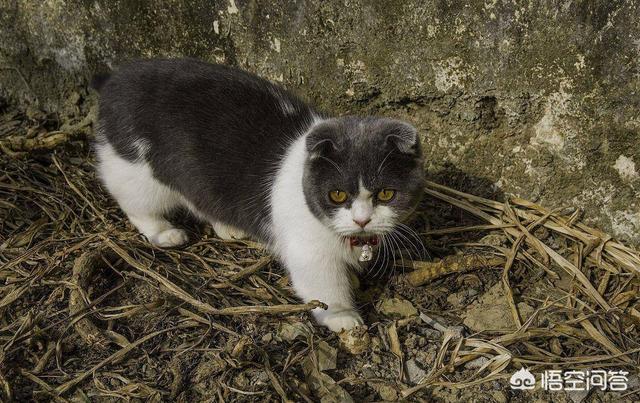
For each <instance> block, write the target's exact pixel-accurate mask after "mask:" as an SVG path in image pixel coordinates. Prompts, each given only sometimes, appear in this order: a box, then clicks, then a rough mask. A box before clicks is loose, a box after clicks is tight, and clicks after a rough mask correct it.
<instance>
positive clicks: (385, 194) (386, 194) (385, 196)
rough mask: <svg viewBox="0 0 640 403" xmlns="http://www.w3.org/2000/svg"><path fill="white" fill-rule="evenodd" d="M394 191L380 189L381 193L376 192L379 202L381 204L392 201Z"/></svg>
mask: <svg viewBox="0 0 640 403" xmlns="http://www.w3.org/2000/svg"><path fill="white" fill-rule="evenodd" d="M395 194H396V191H395V190H392V189H382V190H381V191H379V192H378V200H380V201H381V202H388V201H390V200H391V199H393V196H395Z"/></svg>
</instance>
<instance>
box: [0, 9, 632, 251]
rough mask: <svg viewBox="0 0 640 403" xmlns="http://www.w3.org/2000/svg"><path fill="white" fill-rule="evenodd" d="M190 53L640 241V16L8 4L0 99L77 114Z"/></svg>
mask: <svg viewBox="0 0 640 403" xmlns="http://www.w3.org/2000/svg"><path fill="white" fill-rule="evenodd" d="M182 55H188V56H195V57H199V58H202V59H205V60H209V61H214V62H221V63H229V64H233V65H237V66H241V67H243V68H245V69H248V70H250V71H253V72H256V73H258V74H260V75H262V76H265V77H267V78H269V79H271V80H274V81H278V82H281V83H282V84H283V85H285V86H287V87H289V88H291V89H293V90H295V91H297V92H298V93H300V94H301V95H302V96H304V97H306V98H307V99H309V100H310V101H312V102H314V103H316V104H317V105H318V106H320V107H321V108H324V109H325V110H327V111H330V112H333V113H335V114H345V113H375V114H384V115H391V116H397V117H401V118H405V119H407V120H409V121H411V122H413V123H414V124H415V125H416V126H417V127H418V128H419V129H420V131H421V133H422V134H424V141H425V148H426V150H427V151H428V153H429V158H428V163H427V167H426V168H427V169H428V170H429V172H430V173H431V175H433V177H434V178H436V179H437V180H440V181H445V182H450V183H452V182H453V183H455V184H456V186H459V187H462V188H464V189H465V190H470V191H477V192H480V193H487V192H491V191H504V192H505V193H515V194H517V195H520V196H522V197H525V198H529V199H533V200H536V201H539V202H541V203H543V204H545V205H548V206H552V207H556V206H566V205H577V206H581V207H584V208H585V209H586V215H587V217H588V218H589V219H590V220H592V221H595V223H597V224H598V225H599V226H601V227H603V228H604V229H605V230H608V231H611V232H612V233H613V234H614V235H616V236H618V237H620V238H622V239H627V240H630V241H632V242H633V243H636V244H640V201H639V197H638V196H639V192H640V175H639V173H638V170H639V169H640V166H639V167H636V164H640V136H639V133H640V95H639V91H640V70H639V64H640V4H639V2H638V1H610V0H594V1H582V2H580V1H569V0H566V1H531V0H530V1H515V2H511V1H509V2H506V1H497V0H487V1H464V2H462V1H455V2H453V1H452V2H449V1H434V0H432V1H418V0H413V1H395V0H385V1H382V0H374V1H364V0H359V1H358V0H351V1H346V0H345V1H321V0H306V1H305V0H298V1H276V0H263V1H257V0H256V1H251V0H247V1H245V0H226V1H222V0H219V1H204V0H195V1H187V0H163V1H149V2H143V1H137V0H129V1H122V0H115V1H108V0H96V1H89V0H47V1H41V0H20V1H17V2H16V1H14V0H0V94H2V95H3V96H4V97H5V98H9V99H11V100H13V101H17V102H19V103H22V104H25V103H29V104H32V105H33V104H38V105H39V106H40V107H41V108H44V109H47V110H53V111H58V112H60V113H61V115H62V116H63V117H64V116H67V117H69V118H70V119H71V118H73V111H77V110H78V108H77V107H76V106H77V104H82V103H83V102H87V103H93V102H94V100H93V99H92V98H91V97H86V96H85V95H86V90H85V89H84V88H85V86H86V83H87V80H88V78H89V77H90V76H91V75H92V74H93V73H94V72H95V71H99V70H103V69H105V68H106V67H112V66H116V65H117V64H118V63H119V62H120V61H123V60H127V59H130V58H133V57H140V56H142V57H151V56H182ZM70 111H71V112H70ZM492 187H494V188H493V189H492Z"/></svg>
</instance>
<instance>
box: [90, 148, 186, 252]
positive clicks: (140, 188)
mask: <svg viewBox="0 0 640 403" xmlns="http://www.w3.org/2000/svg"><path fill="white" fill-rule="evenodd" d="M96 149H97V154H98V172H99V175H100V178H101V179H102V182H103V183H104V184H105V186H106V187H107V189H108V190H109V193H111V195H112V196H113V197H114V198H115V199H116V201H117V202H118V204H119V205H120V208H121V209H122V210H123V211H124V212H125V214H126V215H127V217H129V220H130V221H131V223H132V224H133V225H134V226H135V227H136V228H137V229H138V230H139V231H140V232H141V233H142V234H143V235H144V236H145V237H146V238H147V239H148V240H149V242H151V243H153V244H154V245H156V246H160V247H163V248H167V247H173V246H178V245H182V244H184V243H185V242H187V240H188V236H187V233H186V232H185V231H184V230H182V229H178V228H175V227H174V226H173V225H172V224H171V223H170V222H169V221H167V220H166V219H165V218H164V215H165V214H166V213H168V212H169V211H171V210H172V209H174V208H176V207H178V206H179V205H181V201H182V198H181V196H180V195H179V194H178V193H177V192H175V191H173V190H171V189H170V188H169V187H167V186H166V185H164V184H162V183H161V182H159V181H158V180H157V179H155V178H154V177H153V173H152V171H151V167H150V166H149V164H147V163H146V162H145V161H143V160H140V161H133V162H132V161H128V160H126V159H124V158H123V157H121V156H120V155H118V153H117V152H116V151H115V150H114V149H113V147H112V146H111V145H110V144H108V143H106V144H100V145H98V146H97V147H96Z"/></svg>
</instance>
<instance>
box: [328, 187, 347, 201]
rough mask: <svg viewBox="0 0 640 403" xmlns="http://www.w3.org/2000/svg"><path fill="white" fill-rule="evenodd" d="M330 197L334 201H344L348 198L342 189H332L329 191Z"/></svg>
mask: <svg viewBox="0 0 640 403" xmlns="http://www.w3.org/2000/svg"><path fill="white" fill-rule="evenodd" d="M329 198H330V199H331V201H332V202H334V203H338V204H341V203H344V202H345V201H346V200H347V193H346V192H343V191H342V190H332V191H331V192H329Z"/></svg>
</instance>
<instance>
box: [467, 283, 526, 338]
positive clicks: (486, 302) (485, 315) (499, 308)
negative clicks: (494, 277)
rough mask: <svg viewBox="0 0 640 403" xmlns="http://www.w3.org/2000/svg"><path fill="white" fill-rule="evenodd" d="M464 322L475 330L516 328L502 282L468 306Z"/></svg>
mask: <svg viewBox="0 0 640 403" xmlns="http://www.w3.org/2000/svg"><path fill="white" fill-rule="evenodd" d="M464 316H465V318H464V321H463V323H464V324H465V326H467V327H468V328H469V329H471V330H473V331H474V332H482V331H486V330H516V327H515V323H514V322H513V317H512V316H511V310H510V308H509V305H508V304H507V300H506V298H505V294H504V289H503V288H502V283H501V282H498V283H496V284H495V285H494V286H493V287H491V288H490V289H489V290H487V292H485V293H484V294H483V295H482V296H481V297H479V298H478V300H477V301H476V302H475V303H473V304H472V305H470V306H469V307H468V308H467V311H466V312H465V314H464Z"/></svg>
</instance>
